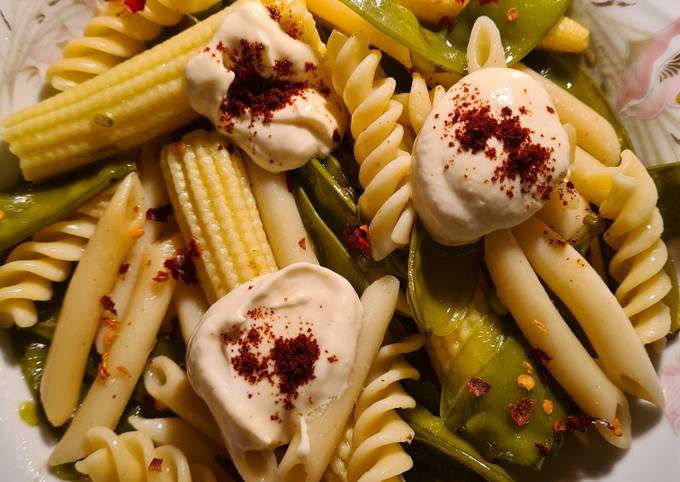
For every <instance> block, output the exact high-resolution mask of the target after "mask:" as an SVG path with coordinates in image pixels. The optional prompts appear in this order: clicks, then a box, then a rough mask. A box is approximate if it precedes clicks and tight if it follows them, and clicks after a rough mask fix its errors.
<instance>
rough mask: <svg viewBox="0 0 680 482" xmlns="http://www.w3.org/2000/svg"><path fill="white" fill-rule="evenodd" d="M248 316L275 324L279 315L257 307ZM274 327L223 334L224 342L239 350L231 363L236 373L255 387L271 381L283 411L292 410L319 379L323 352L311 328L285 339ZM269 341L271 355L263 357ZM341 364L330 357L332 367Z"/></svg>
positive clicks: (251, 328)
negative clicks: (301, 392)
mask: <svg viewBox="0 0 680 482" xmlns="http://www.w3.org/2000/svg"><path fill="white" fill-rule="evenodd" d="M246 316H248V318H251V319H253V320H256V321H264V320H271V321H273V319H274V316H275V311H274V309H272V308H267V307H256V308H253V309H251V310H248V311H247V312H246ZM271 326H272V325H271V324H269V323H268V322H266V321H265V322H263V323H261V324H258V325H256V326H252V327H250V328H249V329H248V330H247V331H242V330H240V329H239V328H233V329H232V330H231V331H229V332H226V333H222V334H221V338H222V342H223V343H224V344H225V345H236V346H237V347H238V351H237V353H236V355H235V356H232V357H231V359H230V362H231V364H232V366H233V367H234V370H236V373H238V374H239V375H240V376H241V377H243V378H244V379H245V380H246V381H247V382H248V383H249V384H251V385H254V384H256V383H259V382H260V381H262V380H268V381H269V383H270V384H271V385H273V386H275V387H276V388H277V389H278V392H279V394H280V395H281V399H280V402H281V403H282V405H283V408H284V409H286V410H291V409H292V408H293V407H294V401H295V400H296V399H297V397H298V392H299V389H300V387H302V386H304V385H306V384H307V383H309V382H310V381H312V380H314V379H315V378H316V375H315V374H314V370H315V366H316V362H317V361H318V359H319V357H320V355H321V350H320V348H319V344H318V342H317V340H316V338H315V337H314V334H313V333H312V331H311V328H307V329H306V330H305V332H300V333H299V334H298V335H297V336H293V337H284V336H277V335H275V334H274V332H273V330H272V328H271ZM265 337H266V338H267V339H268V340H269V342H270V343H271V346H270V349H269V351H268V352H266V353H261V352H260V350H259V348H260V346H261V343H262V341H263V338H265ZM337 360H338V359H337V356H335V355H331V356H329V357H328V362H329V363H335V362H336V361H337Z"/></svg>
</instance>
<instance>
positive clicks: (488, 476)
mask: <svg viewBox="0 0 680 482" xmlns="http://www.w3.org/2000/svg"><path fill="white" fill-rule="evenodd" d="M399 413H400V415H401V416H402V418H403V419H404V420H405V421H406V422H407V423H408V424H409V425H410V426H411V428H413V430H414V431H415V433H416V436H415V439H416V440H417V441H419V442H422V443H424V444H427V445H429V446H431V447H433V448H435V449H437V450H438V451H439V452H442V453H444V454H446V455H448V456H449V457H450V458H451V459H453V460H455V461H456V462H457V463H458V464H460V465H462V466H463V467H466V468H468V469H470V470H472V471H473V472H474V473H476V474H479V475H481V476H482V477H484V479H485V480H487V481H490V482H512V481H513V478H512V477H511V476H510V474H508V473H507V472H506V471H505V469H503V468H502V467H500V466H498V465H495V464H492V463H489V462H486V461H485V460H484V457H483V456H482V455H481V454H480V453H479V452H478V451H477V450H476V449H475V448H474V447H473V446H472V445H470V444H469V443H468V442H466V441H465V440H463V439H462V438H460V437H459V436H457V435H456V434H454V433H453V432H451V431H450V430H449V429H448V428H447V427H446V426H445V425H444V422H443V420H442V419H441V418H439V417H436V416H434V415H432V414H431V413H430V412H429V411H428V410H427V409H425V408H423V407H421V406H416V408H414V409H411V410H401V411H400V412H399ZM449 480H450V479H449Z"/></svg>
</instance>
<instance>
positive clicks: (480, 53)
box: [467, 16, 505, 73]
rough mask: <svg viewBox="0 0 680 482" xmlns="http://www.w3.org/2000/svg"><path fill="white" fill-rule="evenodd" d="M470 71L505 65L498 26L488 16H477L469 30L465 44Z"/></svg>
mask: <svg viewBox="0 0 680 482" xmlns="http://www.w3.org/2000/svg"><path fill="white" fill-rule="evenodd" d="M467 59H468V71H469V72H470V73H472V72H474V71H476V70H479V69H486V68H489V67H505V51H504V50H503V44H502V43H501V34H500V32H499V31H498V27H496V24H495V23H494V21H493V20H491V19H490V18H489V17H484V16H482V17H479V18H478V19H477V20H476V21H475V23H474V25H473V26H472V31H471V32H470V40H469V41H468V46H467Z"/></svg>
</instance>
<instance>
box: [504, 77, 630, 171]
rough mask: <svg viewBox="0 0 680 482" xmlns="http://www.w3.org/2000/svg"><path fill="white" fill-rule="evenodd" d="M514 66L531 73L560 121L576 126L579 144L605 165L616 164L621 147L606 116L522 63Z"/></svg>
mask: <svg viewBox="0 0 680 482" xmlns="http://www.w3.org/2000/svg"><path fill="white" fill-rule="evenodd" d="M515 68H517V69H518V70H521V71H522V72H524V73H525V74H528V75H529V76H531V77H532V78H533V79H534V80H536V81H537V82H539V83H540V84H541V85H542V86H543V87H544V88H545V90H547V91H548V94H550V97H552V99H553V102H555V107H557V113H558V114H559V116H560V120H561V121H562V122H563V123H569V124H571V125H572V126H574V128H575V129H576V140H577V143H578V145H579V146H581V147H582V148H583V149H585V150H586V151H588V152H589V153H590V154H592V155H593V156H595V157H596V158H597V159H599V160H600V161H601V162H602V163H603V164H605V165H607V166H615V165H616V164H618V162H619V156H620V155H621V146H620V145H619V139H618V137H617V135H616V131H615V130H614V128H613V127H612V125H611V124H610V123H609V122H608V121H607V119H605V118H604V117H602V116H601V115H600V114H598V113H597V112H595V111H594V110H593V109H591V108H590V107H589V106H587V105H586V104H584V103H583V102H581V101H580V100H579V99H577V98H576V97H574V96H573V95H571V94H570V93H569V92H567V91H566V90H564V89H563V88H561V87H560V86H559V85H557V84H555V83H554V82H552V81H550V80H548V79H546V78H545V77H543V76H542V75H540V74H538V73H537V72H535V71H533V70H532V69H530V68H529V67H527V66H526V65H523V64H518V65H517V66H516V67H515Z"/></svg>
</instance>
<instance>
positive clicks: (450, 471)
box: [403, 440, 484, 482]
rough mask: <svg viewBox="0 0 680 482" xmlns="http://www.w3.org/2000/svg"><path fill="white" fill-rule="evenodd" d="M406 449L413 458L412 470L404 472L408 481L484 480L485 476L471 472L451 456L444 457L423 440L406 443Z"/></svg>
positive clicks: (479, 481) (475, 481)
mask: <svg viewBox="0 0 680 482" xmlns="http://www.w3.org/2000/svg"><path fill="white" fill-rule="evenodd" d="M403 447H404V450H406V452H407V453H408V454H409V455H410V456H411V458H412V459H413V467H412V468H411V470H409V471H408V472H406V473H405V474H403V477H404V480H406V482H426V481H432V482H435V481H437V482H439V481H444V480H455V481H456V482H483V481H484V478H483V477H481V476H479V475H477V474H476V473H475V472H471V471H470V470H467V469H466V468H464V467H462V466H461V465H460V464H458V463H456V461H455V460H453V459H452V458H450V457H442V456H441V455H440V454H439V451H438V450H437V449H435V448H433V447H431V446H429V445H427V444H424V443H423V442H420V441H418V440H414V441H413V442H411V443H410V444H408V445H404V446H403Z"/></svg>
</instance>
